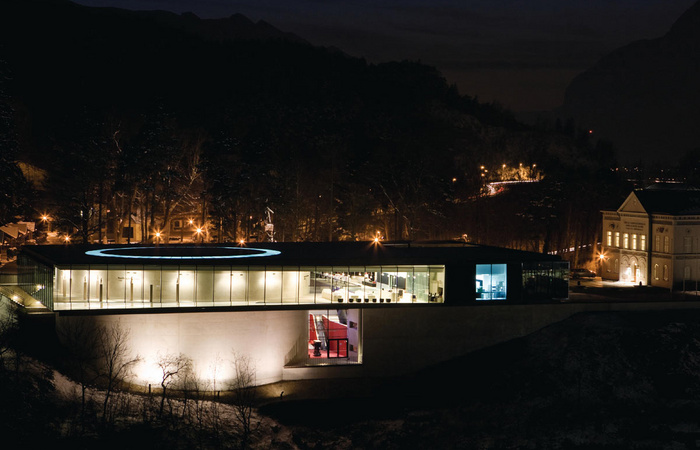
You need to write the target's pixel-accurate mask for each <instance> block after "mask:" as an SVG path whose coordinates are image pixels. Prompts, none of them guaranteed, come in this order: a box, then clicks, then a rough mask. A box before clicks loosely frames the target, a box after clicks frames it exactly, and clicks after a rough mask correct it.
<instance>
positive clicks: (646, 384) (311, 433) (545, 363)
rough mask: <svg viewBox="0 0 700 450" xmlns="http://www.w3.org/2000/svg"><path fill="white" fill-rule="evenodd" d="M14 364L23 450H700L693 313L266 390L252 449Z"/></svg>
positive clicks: (536, 336) (8, 404)
mask: <svg viewBox="0 0 700 450" xmlns="http://www.w3.org/2000/svg"><path fill="white" fill-rule="evenodd" d="M630 301H631V299H630ZM31 335H32V336H35V333H31ZM36 336H39V335H38V334H36ZM36 336H35V337H36ZM37 339H38V338H37ZM39 341H41V342H43V343H44V344H46V343H47V342H52V340H51V339H49V337H41V338H40V339H39ZM0 344H2V342H0ZM443 345H450V342H445V343H444V344H443ZM41 348H48V347H47V346H46V345H44V346H43V347H41ZM38 356H39V358H40V359H45V360H49V361H50V360H51V358H50V357H49V356H48V355H43V356H42V355H38ZM54 359H55V357H54ZM4 363H5V367H4V369H3V370H0V375H2V376H1V377H0V378H2V379H1V380H0V381H2V382H1V383H0V433H2V434H3V435H5V436H13V437H16V438H17V439H18V442H24V445H23V446H24V448H44V447H46V446H48V445H49V444H50V445H51V446H52V447H55V448H63V447H66V446H69V447H70V448H73V449H81V448H85V449H89V448H101V449H105V450H107V449H112V448H114V449H123V448H125V447H126V448H128V447H133V448H146V447H147V448H150V449H161V448H162V449H166V448H167V449H168V450H173V449H190V448H200V449H210V448H211V449H214V448H217V449H218V448H244V447H246V448H256V449H263V448H265V449H269V448H272V449H277V448H281V449H297V448H298V449H337V448H340V449H364V448H367V449H403V448H410V449H413V448H426V449H436V448H464V449H696V448H700V311H698V310H695V309H689V310H673V311H661V312H659V311H655V312H604V313H582V314H578V315H575V316H573V317H571V318H569V319H567V320H565V321H562V322H560V323H557V324H553V325H551V326H549V327H546V328H544V329H542V330H540V331H537V332H535V333H533V334H531V335H529V336H526V337H524V338H520V339H515V340H512V341H509V342H506V343H503V344H500V345H497V346H494V347H490V348H487V349H483V350H481V351H478V352H475V353H472V354H470V355H467V356H464V357H462V358H459V359H456V360H452V361H449V362H446V363H444V364H441V365H439V366H435V367H431V368H429V369H426V370H423V371H421V372H419V373H415V374H412V375H411V376H406V377H400V378H392V379H337V380H318V381H303V382H284V383H275V384H271V385H267V386H262V387H260V388H259V390H258V391H259V394H260V395H259V397H258V398H259V399H261V401H262V404H260V407H259V408H258V410H257V412H258V414H257V415H256V416H255V417H254V418H253V421H252V425H253V427H252V433H251V434H250V436H249V438H246V439H243V438H242V433H241V427H240V423H239V422H238V421H237V420H236V419H235V417H234V416H233V415H232V413H231V411H232V410H231V408H230V405H228V409H226V410H225V411H224V410H221V411H219V410H216V409H215V408H213V407H212V406H206V408H203V409H201V411H203V412H204V413H206V414H208V416H207V415H206V414H205V415H198V414H194V415H191V414H190V415H186V414H185V413H184V412H182V413H181V412H179V411H184V409H182V407H181V406H182V405H180V406H178V403H177V400H175V401H174V405H175V406H174V411H175V412H174V413H169V414H166V415H164V416H162V417H161V415H157V414H155V413H154V411H155V410H157V409H158V402H155V400H157V398H156V399H155V400H154V399H153V398H149V397H144V396H143V395H140V396H139V395H132V396H125V397H124V398H123V401H124V402H127V403H130V406H129V405H124V406H129V407H128V408H126V409H127V410H129V411H132V413H131V414H130V415H125V416H123V417H116V418H115V420H112V421H111V422H110V423H109V424H108V425H109V426H105V424H103V423H102V422H100V421H99V419H100V417H101V416H100V414H99V410H98V411H97V412H92V416H91V417H93V418H94V419H90V420H87V421H86V420H84V419H83V418H82V416H81V415H80V414H78V411H79V408H78V407H77V406H78V405H77V404H76V403H75V400H73V401H71V400H66V398H63V399H60V398H58V396H57V395H56V393H57V391H58V390H59V389H58V388H56V387H54V386H58V385H59V383H58V377H57V375H55V374H54V371H53V369H51V368H50V367H49V368H47V369H46V370H44V372H41V373H39V372H36V371H33V370H30V369H29V368H28V367H26V366H30V365H31V364H30V363H29V362H25V363H24V364H23V367H25V368H24V369H23V372H21V373H17V372H15V371H14V370H10V368H11V367H13V366H12V364H11V361H10V360H7V359H6V360H4ZM45 372H51V373H48V374H47V373H45ZM282 390H284V391H285V395H284V396H283V397H282V398H280V396H279V393H280V392H281V391H282ZM91 395H92V396H93V400H92V401H91V404H92V406H93V408H94V407H95V406H96V405H97V406H98V407H99V403H98V401H97V399H99V397H100V394H99V391H96V392H95V393H93V394H91ZM222 400H224V401H229V400H230V399H229V398H227V396H226V395H223V396H222ZM148 402H150V403H148ZM189 404H190V405H192V401H190V403H189ZM149 405H150V406H149ZM178 408H180V409H178ZM226 411H228V412H226ZM134 412H135V414H134ZM84 422H86V423H87V425H84ZM0 448H5V447H4V446H2V444H0ZM8 448H11V447H8Z"/></svg>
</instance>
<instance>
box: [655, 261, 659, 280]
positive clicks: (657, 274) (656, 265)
mask: <svg viewBox="0 0 700 450" xmlns="http://www.w3.org/2000/svg"><path fill="white" fill-rule="evenodd" d="M654 279H655V280H658V279H659V265H658V264H654Z"/></svg>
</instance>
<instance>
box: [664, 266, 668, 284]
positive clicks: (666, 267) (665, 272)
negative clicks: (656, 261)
mask: <svg viewBox="0 0 700 450" xmlns="http://www.w3.org/2000/svg"><path fill="white" fill-rule="evenodd" d="M664 281H668V265H666V264H664Z"/></svg>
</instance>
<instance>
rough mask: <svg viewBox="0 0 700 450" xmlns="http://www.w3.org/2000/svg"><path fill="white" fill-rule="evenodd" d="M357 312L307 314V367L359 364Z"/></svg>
mask: <svg viewBox="0 0 700 450" xmlns="http://www.w3.org/2000/svg"><path fill="white" fill-rule="evenodd" d="M361 316H362V310H360V309H323V310H313V311H309V316H308V317H309V332H308V345H307V364H308V365H330V364H357V363H360V362H361V329H360V328H361Z"/></svg>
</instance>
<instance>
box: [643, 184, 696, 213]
mask: <svg viewBox="0 0 700 450" xmlns="http://www.w3.org/2000/svg"><path fill="white" fill-rule="evenodd" d="M633 194H634V195H635V196H636V197H637V199H639V202H640V203H641V204H642V206H643V207H644V209H645V210H646V212H647V213H649V214H668V215H672V216H684V215H695V214H699V215H700V190H697V189H649V188H647V189H640V190H637V191H634V192H633Z"/></svg>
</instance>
